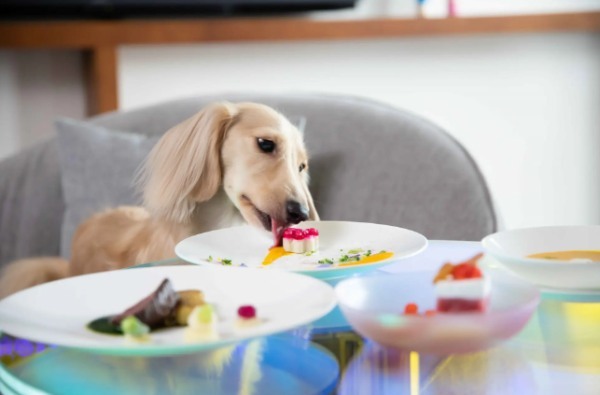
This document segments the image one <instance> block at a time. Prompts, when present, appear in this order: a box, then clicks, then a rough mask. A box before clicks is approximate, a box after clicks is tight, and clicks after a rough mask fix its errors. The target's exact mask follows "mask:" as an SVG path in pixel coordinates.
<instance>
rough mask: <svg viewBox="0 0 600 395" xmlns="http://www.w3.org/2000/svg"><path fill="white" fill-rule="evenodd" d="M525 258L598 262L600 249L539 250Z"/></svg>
mask: <svg viewBox="0 0 600 395" xmlns="http://www.w3.org/2000/svg"><path fill="white" fill-rule="evenodd" d="M527 258H534V259H548V260H551V261H569V262H600V250H571V251H555V252H540V253H539V254H531V255H527Z"/></svg>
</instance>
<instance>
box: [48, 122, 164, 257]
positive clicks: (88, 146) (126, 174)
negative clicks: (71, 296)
mask: <svg viewBox="0 0 600 395" xmlns="http://www.w3.org/2000/svg"><path fill="white" fill-rule="evenodd" d="M56 128H57V142H58V153H59V162H60V167H61V172H62V187H63V194H64V199H65V204H66V211H65V215H64V221H63V224H62V232H61V234H62V237H61V240H62V242H61V249H60V251H61V255H62V256H65V257H69V256H70V250H71V239H72V237H73V234H74V232H75V230H76V228H77V226H78V225H79V224H80V223H81V222H82V221H83V220H85V219H86V218H88V217H89V216H90V215H92V214H94V213H97V212H100V211H103V210H106V209H109V208H111V207H115V206H119V205H139V204H140V202H141V196H140V195H139V193H137V190H136V188H135V186H134V184H133V180H134V176H135V172H136V170H137V169H138V167H139V166H140V164H141V163H142V161H143V160H144V158H145V157H146V155H147V154H148V153H149V152H150V150H151V149H152V147H153V146H154V144H155V143H156V141H157V140H158V138H147V137H145V136H143V135H140V134H130V133H129V134H128V133H123V132H117V131H111V130H108V129H106V128H102V127H100V126H95V125H91V124H88V123H85V122H78V121H74V120H70V119H60V120H58V121H57V122H56Z"/></svg>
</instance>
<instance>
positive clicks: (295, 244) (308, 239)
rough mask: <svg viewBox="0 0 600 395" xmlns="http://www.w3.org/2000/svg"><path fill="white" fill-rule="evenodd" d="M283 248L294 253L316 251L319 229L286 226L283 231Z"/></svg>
mask: <svg viewBox="0 0 600 395" xmlns="http://www.w3.org/2000/svg"><path fill="white" fill-rule="evenodd" d="M283 249H284V250H285V251H287V252H293V253H296V254H305V253H310V252H314V251H317V250H318V249H319V231H318V230H316V229H315V228H308V229H300V228H287V229H286V230H285V231H284V232H283Z"/></svg>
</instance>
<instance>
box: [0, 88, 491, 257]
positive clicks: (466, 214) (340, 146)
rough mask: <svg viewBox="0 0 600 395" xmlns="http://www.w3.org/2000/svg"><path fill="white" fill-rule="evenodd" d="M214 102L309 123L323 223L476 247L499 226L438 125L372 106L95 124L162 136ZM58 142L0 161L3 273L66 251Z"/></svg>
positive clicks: (171, 107)
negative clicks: (214, 109) (377, 226)
mask: <svg viewBox="0 0 600 395" xmlns="http://www.w3.org/2000/svg"><path fill="white" fill-rule="evenodd" d="M217 100H229V101H234V102H237V101H256V102H261V103H265V104H267V105H270V106H272V107H274V108H276V109H278V110H279V111H281V112H282V113H284V114H286V115H288V116H290V117H299V116H301V117H304V119H305V120H306V126H305V139H306V143H307V147H308V150H309V154H310V155H311V177H312V182H311V190H312V192H313V195H314V198H315V202H316V206H317V209H318V211H319V213H320V215H321V218H322V219H323V220H334V219H335V220H350V221H365V222H378V223H384V224H390V225H396V226H401V227H404V228H409V229H413V230H415V231H418V232H420V233H422V234H424V235H425V236H426V237H428V238H429V239H453V240H479V239H481V238H482V237H483V236H485V235H487V234H489V233H491V232H494V231H495V230H496V228H497V222H496V214H495V211H494V207H493V204H492V201H491V198H490V193H489V190H488V188H487V186H486V183H485V181H484V179H483V177H482V175H481V173H480V172H479V170H478V168H477V166H476V164H475V163H474V161H473V160H472V158H471V157H470V156H469V154H468V153H467V152H466V151H465V150H464V148H463V147H462V146H461V145H460V144H459V143H458V142H456V141H455V140H454V139H452V138H451V137H450V136H449V135H448V134H447V133H446V132H444V131H443V130H442V129H440V128H439V127H437V126H436V125H434V124H432V123H431V122H428V121H427V120H425V119H422V118H420V117H418V116H415V115H413V114H411V113H408V112H405V111H402V110H399V109H396V108H393V107H390V106H387V105H384V104H381V103H377V102H373V101H370V100H365V99H359V98H355V97H346V96H328V95H319V94H286V95H264V94H223V95H218V96H202V97H196V98H191V99H185V100H178V101H174V102H168V103H164V104H159V105H154V106H150V107H147V108H142V109H138V110H133V111H127V112H114V113H108V114H104V115H101V116H97V117H94V118H91V119H89V120H88V122H89V123H90V124H92V125H96V126H102V127H104V128H107V129H111V130H118V131H126V132H130V133H136V134H142V135H146V136H150V137H152V136H159V135H160V134H162V133H163V132H165V131H166V130H167V129H169V128H170V127H171V126H173V125H175V124H176V123H178V122H180V121H182V120H183V119H185V118H187V117H189V116H191V115H192V114H193V113H195V112H197V111H198V110H199V109H200V108H202V107H203V106H204V105H206V104H207V103H209V102H213V101H217ZM58 144H59V142H58V141H57V139H55V138H54V139H50V140H48V141H45V142H42V143H41V144H38V145H36V146H34V147H32V148H30V149H28V150H26V151H23V152H22V153H19V154H18V155H16V156H14V157H11V158H8V159H6V160H4V161H3V162H1V163H0V267H1V266H2V265H4V264H6V263H8V262H9V261H11V260H14V259H17V258H23V257H30V256H58V255H59V254H60V244H61V226H62V222H63V217H64V213H65V207H66V205H65V200H64V197H63V196H64V195H63V188H62V184H61V166H60V162H59V160H58V148H59V147H58ZM124 177H130V175H124ZM63 181H64V180H63ZM132 199H133V197H132ZM111 203H114V204H115V205H116V204H121V203H122V202H118V201H116V202H111ZM63 251H64V249H63Z"/></svg>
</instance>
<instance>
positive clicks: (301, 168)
mask: <svg viewBox="0 0 600 395" xmlns="http://www.w3.org/2000/svg"><path fill="white" fill-rule="evenodd" d="M304 169H306V163H301V164H300V167H298V170H299V171H300V172H302V170H304Z"/></svg>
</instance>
